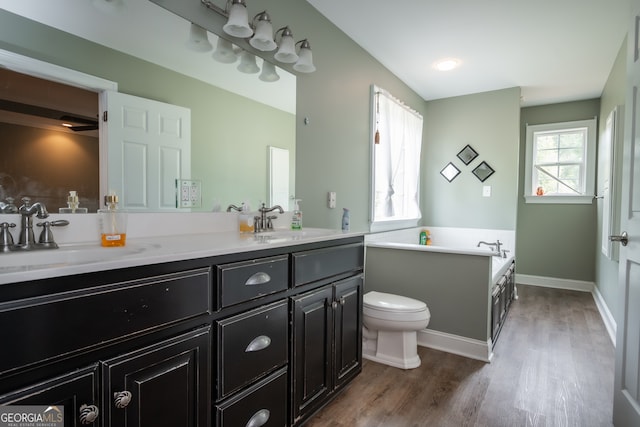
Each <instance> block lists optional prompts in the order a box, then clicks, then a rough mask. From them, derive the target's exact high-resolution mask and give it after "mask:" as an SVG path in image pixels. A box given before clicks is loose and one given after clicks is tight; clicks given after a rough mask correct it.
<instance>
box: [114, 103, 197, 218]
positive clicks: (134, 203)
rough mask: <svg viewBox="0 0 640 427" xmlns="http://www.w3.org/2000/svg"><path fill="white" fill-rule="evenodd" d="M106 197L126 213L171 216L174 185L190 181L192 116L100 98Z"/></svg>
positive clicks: (174, 205)
mask: <svg viewBox="0 0 640 427" xmlns="http://www.w3.org/2000/svg"><path fill="white" fill-rule="evenodd" d="M104 96H105V97H106V105H107V112H108V120H107V135H108V144H107V151H108V155H107V156H108V157H107V164H108V180H109V191H111V190H114V191H115V192H116V194H118V195H119V196H120V206H121V207H122V208H124V209H127V210H130V211H136V210H138V211H150V212H162V211H175V210H176V209H177V203H176V180H179V179H189V178H191V110H189V109H188V108H184V107H179V106H177V105H171V104H166V103H164V102H158V101H154V100H151V99H146V98H140V97H137V96H132V95H127V94H124V93H118V92H111V91H106V92H104Z"/></svg>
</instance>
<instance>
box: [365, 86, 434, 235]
mask: <svg viewBox="0 0 640 427" xmlns="http://www.w3.org/2000/svg"><path fill="white" fill-rule="evenodd" d="M373 102H374V105H373V108H374V111H375V123H374V127H375V129H374V133H377V135H378V138H375V139H377V143H375V142H374V143H373V150H374V152H373V170H374V171H373V181H374V184H373V188H374V190H373V219H372V230H373V229H374V228H376V224H377V225H378V226H380V223H382V222H387V223H389V222H393V223H397V222H403V223H406V222H409V223H408V224H397V225H398V226H399V227H402V226H409V225H417V222H418V220H419V219H420V218H421V216H422V214H421V212H420V191H419V183H420V151H421V147H422V116H421V115H420V114H418V113H417V112H415V111H413V110H411V109H410V108H409V107H407V106H406V105H404V104H403V103H401V102H400V101H398V100H397V99H395V98H394V97H393V96H391V95H390V94H389V93H387V92H386V91H384V90H382V89H380V88H375V89H374V96H373ZM382 228H387V227H384V226H383V227H382Z"/></svg>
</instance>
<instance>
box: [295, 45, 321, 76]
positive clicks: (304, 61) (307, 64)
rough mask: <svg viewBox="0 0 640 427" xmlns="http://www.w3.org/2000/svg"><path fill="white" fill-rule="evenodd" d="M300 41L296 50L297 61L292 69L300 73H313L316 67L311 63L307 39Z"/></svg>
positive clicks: (311, 57)
mask: <svg viewBox="0 0 640 427" xmlns="http://www.w3.org/2000/svg"><path fill="white" fill-rule="evenodd" d="M301 43H302V44H301V45H300V51H299V52H298V62H296V63H295V65H294V66H293V69H294V70H296V71H300V72H301V73H313V72H314V71H315V70H316V67H315V65H313V54H312V53H311V46H310V45H309V42H308V41H307V40H303V41H302V42H301Z"/></svg>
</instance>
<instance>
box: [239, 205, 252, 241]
mask: <svg viewBox="0 0 640 427" xmlns="http://www.w3.org/2000/svg"><path fill="white" fill-rule="evenodd" d="M238 229H239V230H240V233H253V232H254V227H253V215H251V207H250V206H249V202H243V203H242V207H241V208H240V213H239V214H238Z"/></svg>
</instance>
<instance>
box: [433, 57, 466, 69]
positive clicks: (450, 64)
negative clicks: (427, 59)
mask: <svg viewBox="0 0 640 427" xmlns="http://www.w3.org/2000/svg"><path fill="white" fill-rule="evenodd" d="M459 66H460V60H459V59H455V58H446V59H442V60H440V61H438V62H436V63H435V64H434V65H433V67H434V68H435V69H436V70H438V71H449V70H453V69H454V68H458V67H459Z"/></svg>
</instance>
